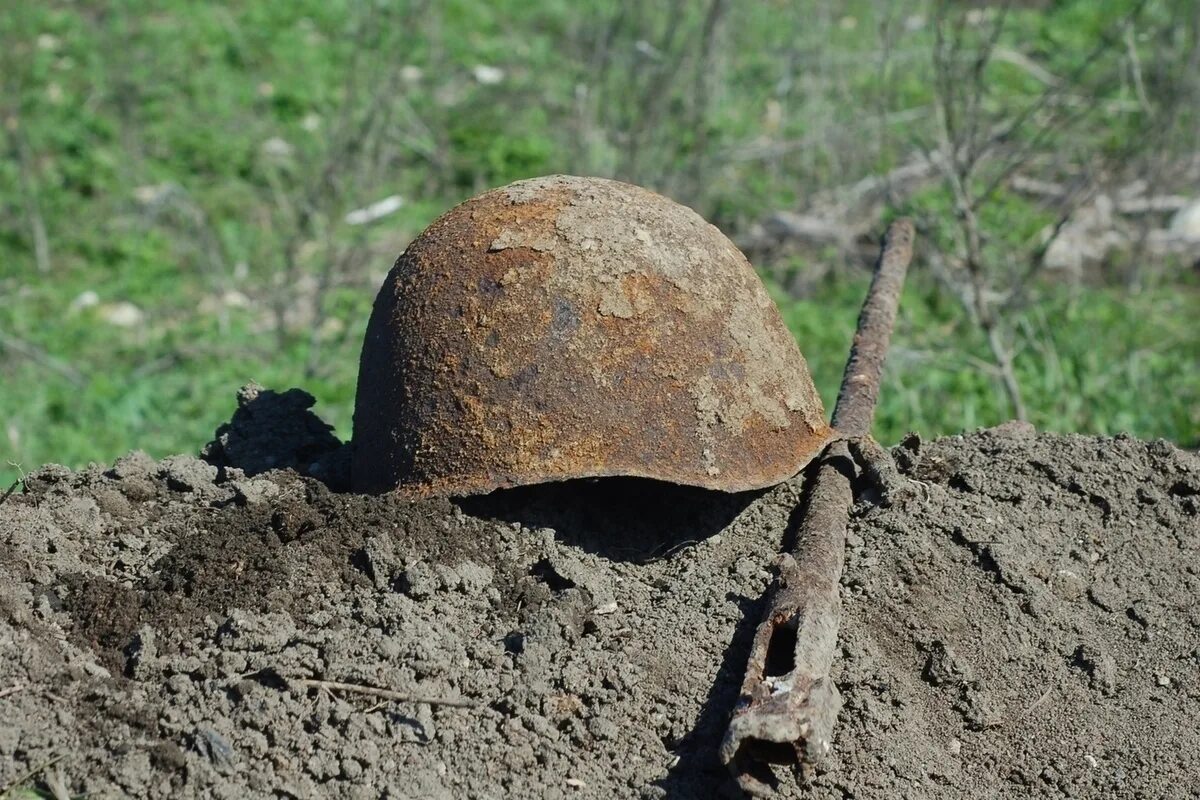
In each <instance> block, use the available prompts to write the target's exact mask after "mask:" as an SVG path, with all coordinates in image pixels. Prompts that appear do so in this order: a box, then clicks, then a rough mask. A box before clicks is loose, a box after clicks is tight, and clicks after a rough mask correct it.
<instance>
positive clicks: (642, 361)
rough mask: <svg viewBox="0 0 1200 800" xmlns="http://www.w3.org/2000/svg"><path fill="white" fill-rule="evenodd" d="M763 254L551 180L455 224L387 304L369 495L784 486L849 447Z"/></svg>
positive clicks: (376, 373) (374, 343) (688, 215)
mask: <svg viewBox="0 0 1200 800" xmlns="http://www.w3.org/2000/svg"><path fill="white" fill-rule="evenodd" d="M832 436H833V434H832V431H831V430H830V428H829V427H828V425H827V424H826V422H825V415H824V410H823V409H822V407H821V401H820V398H819V397H818V395H817V393H816V390H815V388H814V387H813V384H812V380H811V378H810V377H809V374H808V368H807V365H806V364H805V362H804V358H803V357H802V356H801V355H800V350H799V348H798V347H797V345H796V342H795V340H794V339H793V338H792V336H791V334H790V333H789V332H788V330H787V329H786V327H784V324H783V322H782V320H781V319H780V317H779V313H778V311H777V309H776V308H775V306H774V304H773V303H772V302H771V300H770V298H769V297H768V295H767V293H766V291H765V290H764V288H763V286H762V284H761V282H760V281H759V279H758V277H757V275H755V273H754V271H753V269H752V268H751V267H750V265H749V263H747V261H746V259H745V257H744V256H743V255H742V254H741V253H740V252H739V251H738V250H737V248H736V247H734V245H733V244H732V243H731V242H730V241H729V240H728V239H727V238H726V237H725V236H724V235H722V234H721V233H720V232H719V231H718V230H717V229H716V228H715V227H713V226H712V225H709V224H708V223H707V222H705V221H704V220H703V219H702V218H701V217H700V216H699V215H697V214H696V213H695V212H693V211H692V210H691V209H688V208H686V207H684V206H681V205H679V204H677V203H674V202H672V201H670V200H668V199H666V198H664V197H662V196H660V195H657V194H654V193H652V192H649V191H646V190H644V189H640V188H638V187H636V186H631V185H629V184H624V183H619V182H616V181H608V180H602V179H596V178H574V177H568V176H552V177H548V178H538V179H534V180H529V181H520V182H518V183H515V184H512V185H510V186H507V187H504V188H501V189H497V190H493V191H491V192H487V193H485V194H482V195H480V196H478V197H475V198H473V199H471V200H468V201H467V202H465V203H463V204H462V205H460V206H458V207H456V208H454V209H452V210H451V211H449V212H447V213H446V214H445V215H443V216H442V217H441V218H439V219H438V220H437V221H435V222H434V223H433V224H432V225H430V226H429V228H427V229H426V230H425V231H424V232H423V233H422V234H421V235H420V236H419V237H417V239H416V240H414V241H413V243H412V244H411V245H410V246H409V248H408V249H407V250H406V251H405V252H404V253H403V254H402V255H401V256H400V258H399V260H397V262H396V264H395V266H394V267H393V268H392V271H391V273H389V275H388V277H387V280H386V281H385V282H384V286H383V288H382V289H381V290H380V292H379V295H378V297H377V298H376V301H375V307H374V310H373V312H372V315H371V321H370V323H369V325H368V328H367V335H366V339H365V341H364V345H363V354H362V362H361V365H360V373H359V383H358V396H357V398H356V405H355V412H354V447H355V457H354V473H353V474H354V483H355V486H356V488H357V489H359V490H360V491H386V490H390V489H393V488H396V487H399V489H400V490H401V491H402V492H403V493H405V494H406V495H409V496H412V497H422V496H429V495H436V494H444V495H467V494H476V493H481V492H487V491H491V490H493V489H498V488H503V487H509V486H517V485H522V484H530V483H539V482H545V481H556V480H567V479H571V478H582V477H602V476H611V475H629V476H638V477H646V478H654V479H658V480H664V481H671V482H674V483H681V484H688V485H694V486H701V487H706V488H711V489H719V490H723V491H731V492H732V491H744V490H749V489H757V488H763V487H766V486H770V485H773V484H775V483H778V482H779V481H781V480H784V479H786V478H788V477H790V476H791V475H793V474H795V473H796V472H797V471H799V470H800V469H801V468H803V466H804V465H805V464H807V463H808V461H809V460H810V459H811V458H812V457H813V456H814V455H815V454H816V453H818V452H819V451H820V450H821V448H822V447H824V445H825V444H826V443H827V442H828V441H829V440H830V438H832Z"/></svg>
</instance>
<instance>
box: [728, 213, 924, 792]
mask: <svg viewBox="0 0 1200 800" xmlns="http://www.w3.org/2000/svg"><path fill="white" fill-rule="evenodd" d="M913 236H914V234H913V226H912V223H911V222H910V221H908V220H906V219H901V220H897V221H896V222H893V223H892V225H891V226H890V227H889V228H888V231H887V234H886V236H885V237H884V242H883V247H882V250H881V252H880V255H879V261H878V262H877V264H876V267H875V275H874V278H873V280H872V282H871V288H870V290H869V291H868V293H867V299H866V301H865V302H864V304H863V308H862V312H861V313H860V315H859V318H858V328H857V332H856V333H855V336H854V344H853V346H852V348H851V351H850V359H849V361H848V362H847V363H846V371H845V373H844V375H843V378H842V387H841V390H840V391H839V393H838V400H837V406H836V407H835V409H834V414H833V426H834V428H836V429H837V430H838V432H839V433H840V434H841V436H842V437H843V438H840V439H838V440H837V441H834V442H833V443H832V444H830V445H829V447H828V448H826V450H825V453H824V454H823V455H822V457H821V460H820V463H819V466H818V468H817V473H816V478H815V480H814V483H813V487H812V490H811V492H810V494H809V498H808V505H807V507H806V508H805V511H804V518H803V521H802V522H801V525H800V528H799V531H798V533H797V537H796V543H795V546H794V547H793V549H792V552H790V553H784V554H783V555H782V556H781V557H780V561H779V573H778V577H777V578H776V581H775V583H774V585H773V586H772V588H771V592H770V598H769V600H768V604H767V609H766V611H765V613H764V615H763V621H762V622H761V623H760V624H759V626H758V628H757V630H756V631H755V635H754V640H753V642H752V644H751V647H750V657H749V660H748V661H749V663H748V665H747V668H746V675H745V678H744V680H743V682H742V689H741V693H740V695H739V697H738V701H737V705H736V707H735V708H734V711H733V716H732V719H731V720H730V724H729V730H728V731H727V732H726V735H725V739H724V741H723V742H722V744H721V750H720V756H721V760H722V761H724V762H725V764H726V765H727V766H728V767H729V769H730V770H731V771H732V773H733V775H734V777H735V778H736V779H737V782H738V784H739V785H740V786H741V788H742V790H743V791H745V792H746V793H747V794H750V795H753V796H764V795H768V794H770V793H771V792H772V790H773V787H774V783H775V779H774V776H773V773H772V772H771V767H770V765H771V764H793V765H795V766H798V767H799V768H800V769H801V771H802V772H803V773H805V774H807V773H809V772H811V770H812V768H813V765H814V764H815V763H816V762H817V761H818V759H820V758H821V757H822V756H824V755H825V754H827V753H828V752H829V751H830V750H831V749H832V739H833V727H834V723H835V722H836V720H837V715H838V712H839V710H840V709H841V696H840V695H839V693H838V690H837V687H836V686H835V685H834V683H833V681H832V679H831V678H830V676H829V669H830V667H831V666H832V664H833V654H834V649H835V648H836V646H837V634H838V628H839V626H840V623H841V600H840V597H839V594H838V590H839V585H840V583H841V577H842V565H843V561H844V557H845V542H846V526H847V524H848V522H849V510H850V506H851V504H852V503H853V501H854V497H853V492H852V489H851V479H852V478H853V476H854V463H853V461H852V460H851V455H850V450H849V448H848V447H847V444H846V439H847V438H861V437H867V436H869V435H870V431H871V423H872V420H873V419H874V416H875V405H876V401H877V400H878V398H879V387H880V382H881V378H882V375H883V365H884V360H885V358H886V356H887V349H888V344H889V342H890V340H891V335H892V329H893V327H894V325H895V320H896V311H897V308H898V306H899V302H900V293H901V290H902V288H903V285H904V276H905V273H906V272H907V270H908V264H909V261H910V260H911V259H912V243H913Z"/></svg>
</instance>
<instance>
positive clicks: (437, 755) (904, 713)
mask: <svg viewBox="0 0 1200 800" xmlns="http://www.w3.org/2000/svg"><path fill="white" fill-rule="evenodd" d="M310 404H311V398H309V397H308V396H307V395H305V394H304V393H303V392H299V391H296V390H293V391H291V392H287V393H282V394H276V393H274V392H269V391H260V390H258V389H254V388H251V389H248V390H244V391H243V393H242V394H241V396H240V407H239V409H238V410H237V412H236V413H235V414H234V416H233V418H232V419H231V421H230V423H229V424H228V425H226V426H223V427H222V429H221V430H220V431H218V435H217V438H216V439H215V440H214V442H213V443H211V444H210V445H209V446H208V447H206V448H205V451H204V457H203V458H196V457H192V456H174V457H171V458H166V459H163V460H161V461H157V462H156V461H154V460H152V459H151V458H149V457H147V456H145V455H144V454H139V453H132V454H130V455H128V456H126V457H124V458H122V459H120V460H118V461H117V462H116V463H115V464H113V465H112V466H111V467H110V466H95V467H92V468H89V469H86V470H83V471H80V472H72V471H70V470H67V469H64V468H61V467H56V466H47V467H44V468H42V469H41V470H39V471H37V472H36V473H34V474H32V475H31V476H30V477H29V479H28V481H27V482H26V486H25V490H24V491H18V492H16V493H14V494H12V495H11V496H9V497H8V498H7V500H5V501H4V503H3V505H0V791H3V787H7V786H9V785H10V784H12V783H13V782H14V781H19V780H21V779H22V776H25V775H27V774H28V773H30V772H36V775H35V776H34V777H32V778H29V779H27V780H26V781H25V782H24V783H23V784H22V785H24V786H30V787H33V786H40V787H42V788H43V789H44V790H45V789H50V788H53V787H54V786H55V785H56V784H61V787H60V788H65V789H66V790H68V791H70V792H71V793H73V794H78V793H84V794H87V795H88V796H91V797H119V796H133V797H152V798H177V797H228V798H244V797H296V798H310V797H351V798H358V797H362V798H368V797H370V798H374V797H380V796H383V797H392V798H399V797H405V798H410V797H422V798H443V797H444V798H450V797H455V798H457V797H479V798H501V797H562V798H612V797H645V798H652V797H672V798H691V797H713V796H717V797H721V796H733V795H734V790H733V787H732V785H731V782H730V781H729V780H728V778H727V777H726V775H725V774H724V771H723V769H722V768H721V767H720V766H719V765H718V764H717V763H716V758H715V750H716V746H717V744H718V742H719V739H720V736H721V734H722V733H723V731H724V727H725V722H726V719H727V715H728V712H729V709H730V707H731V704H732V702H733V699H734V696H735V694H736V691H737V685H738V682H739V681H740V678H741V674H740V673H741V671H742V669H743V666H744V663H745V657H746V650H747V646H748V640H749V636H750V634H751V632H752V629H753V626H754V624H755V623H756V622H757V619H758V614H759V612H760V609H761V606H760V599H759V598H760V596H761V593H762V591H763V589H764V587H765V586H766V585H767V583H768V580H769V577H770V574H771V569H772V563H773V561H774V558H775V554H776V552H777V551H778V549H779V545H780V541H781V539H782V537H784V536H785V535H787V533H786V532H787V530H788V527H789V525H790V524H792V521H793V520H794V518H795V515H794V513H793V512H794V509H795V507H796V505H797V503H798V501H799V500H800V498H801V495H802V481H799V480H797V481H794V482H792V483H789V484H784V485H781V486H779V487H777V488H775V489H772V490H770V491H767V492H765V493H759V494H756V495H739V496H732V497H731V496H722V495H715V494H711V493H706V492H703V491H698V490H684V489H679V488H673V487H669V486H664V485H656V484H652V483H647V482H637V481H619V480H618V481H614V480H608V481H598V482H591V483H575V484H563V485H554V486H548V487H541V488H535V489H526V490H519V491H511V492H505V493H499V494H496V495H491V496H487V497H484V498H477V499H473V500H471V501H463V502H461V503H459V504H454V503H450V502H446V501H430V502H425V503H420V504H404V503H401V502H399V501H396V500H394V499H389V498H388V497H368V496H362V495H354V494H349V493H346V492H344V491H342V490H343V488H344V485H345V481H344V478H345V464H346V460H347V459H346V453H345V449H344V448H341V447H340V445H339V443H338V441H337V439H335V438H334V437H333V436H332V435H331V433H330V432H329V431H328V428H327V426H325V425H324V424H323V423H322V422H321V421H320V420H319V419H317V418H316V417H315V416H314V415H313V414H312V413H311V412H310V411H309V410H308V408H309V406H310ZM893 452H894V454H895V456H896V458H897V461H898V464H899V466H900V467H901V469H902V471H903V472H904V473H905V474H906V475H907V476H908V478H910V479H912V481H914V483H912V485H911V487H910V491H908V492H907V493H906V494H905V495H904V497H903V499H901V500H899V501H898V502H896V503H895V504H894V505H893V506H891V507H889V508H879V507H876V506H874V505H871V504H868V503H864V504H862V505H861V506H860V507H859V508H858V509H856V516H855V518H854V520H853V523H852V529H851V535H850V547H849V552H848V557H847V558H848V560H847V568H846V573H845V577H844V583H843V599H844V604H845V618H844V622H843V629H842V649H841V653H840V656H839V658H838V660H837V666H836V670H837V672H836V675H835V677H836V679H837V682H838V686H839V688H840V690H841V692H842V694H843V695H844V697H845V700H846V708H845V709H844V711H843V713H842V716H841V720H840V723H839V727H838V729H837V736H836V743H835V744H836V751H835V753H834V755H833V757H832V758H831V759H830V760H829V762H828V763H827V764H826V765H825V766H824V769H823V770H822V771H820V772H819V773H818V775H817V776H816V777H815V778H814V779H813V780H812V782H811V783H809V784H807V785H804V786H799V785H797V784H796V780H795V778H794V777H793V776H792V775H790V773H780V779H781V786H780V789H781V794H782V795H783V796H805V797H812V798H821V799H822V800H826V799H830V800H831V799H833V798H838V800H841V799H842V798H913V799H914V800H916V799H917V798H959V797H962V798H966V797H1074V798H1101V797H1104V798H1183V797H1195V796H1197V795H1198V794H1200V777H1198V776H1200V727H1198V725H1197V722H1196V721H1197V719H1198V718H1200V677H1198V676H1200V606H1198V605H1197V598H1198V597H1200V558H1198V556H1200V459H1198V458H1197V457H1196V456H1195V455H1192V454H1189V453H1185V452H1183V451H1181V450H1178V449H1176V448H1175V447H1173V446H1172V445H1170V444H1167V443H1164V442H1142V441H1137V440H1134V439H1131V438H1121V437H1118V438H1096V437H1085V436H1051V435H1046V434H1041V435H1039V434H1035V433H1034V432H1033V431H1032V429H1030V428H1028V427H1027V426H1022V425H1017V424H1010V425H1007V426H1004V427H1002V428H997V429H993V430H988V431H981V432H978V433H975V434H971V435H967V436H961V437H951V438H946V439H940V440H937V441H934V442H925V443H922V442H919V441H917V440H916V439H915V438H910V440H908V441H906V442H904V443H902V444H901V445H899V446H898V447H897V448H896V449H895V450H894V451H893ZM330 682H338V683H347V684H354V685H356V686H360V687H362V686H370V687H377V688H384V689H389V690H391V691H394V692H397V693H399V695H400V696H402V697H403V699H396V698H386V697H380V696H375V695H370V694H363V693H360V692H354V691H348V690H344V689H339V688H336V687H334V686H332V685H331V684H330ZM53 759H57V760H56V761H54V763H53V765H52V766H50V767H49V768H46V769H39V768H40V767H42V766H43V765H45V764H47V762H50V761H51V760H53Z"/></svg>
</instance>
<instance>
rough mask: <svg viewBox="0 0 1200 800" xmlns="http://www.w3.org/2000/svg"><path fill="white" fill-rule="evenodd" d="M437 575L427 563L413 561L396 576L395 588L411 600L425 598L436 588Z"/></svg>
mask: <svg viewBox="0 0 1200 800" xmlns="http://www.w3.org/2000/svg"><path fill="white" fill-rule="evenodd" d="M439 583H440V582H439V580H438V575H437V573H436V572H435V571H434V569H433V567H431V566H430V565H429V564H428V563H426V562H424V561H415V562H413V563H411V564H409V565H408V566H407V567H405V568H404V570H403V571H402V572H401V573H400V574H399V575H397V576H396V588H398V589H399V590H400V591H401V592H403V593H404V594H406V595H408V596H409V597H411V598H412V599H413V600H425V599H427V598H429V597H432V596H433V595H434V593H435V592H437V590H438V586H439Z"/></svg>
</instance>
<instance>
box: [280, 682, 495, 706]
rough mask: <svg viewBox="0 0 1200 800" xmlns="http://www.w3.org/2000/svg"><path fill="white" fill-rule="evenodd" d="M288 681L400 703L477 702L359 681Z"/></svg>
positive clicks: (448, 704)
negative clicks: (387, 687) (427, 694)
mask: <svg viewBox="0 0 1200 800" xmlns="http://www.w3.org/2000/svg"><path fill="white" fill-rule="evenodd" d="M287 682H288V683H294V684H297V685H298V686H308V687H312V688H316V689H327V690H329V691H333V692H350V693H352V694H362V695H367V696H369V697H378V698H381V699H383V700H394V701H396V702H400V703H424V704H425V705H430V706H448V707H450V708H475V703H474V702H473V701H471V700H452V699H449V698H445V697H423V696H421V695H414V694H406V693H404V692H397V691H393V690H392V689H380V688H378V687H375V686H364V685H362V684H359V683H342V682H340V681H323V680H317V679H316V678H287Z"/></svg>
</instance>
